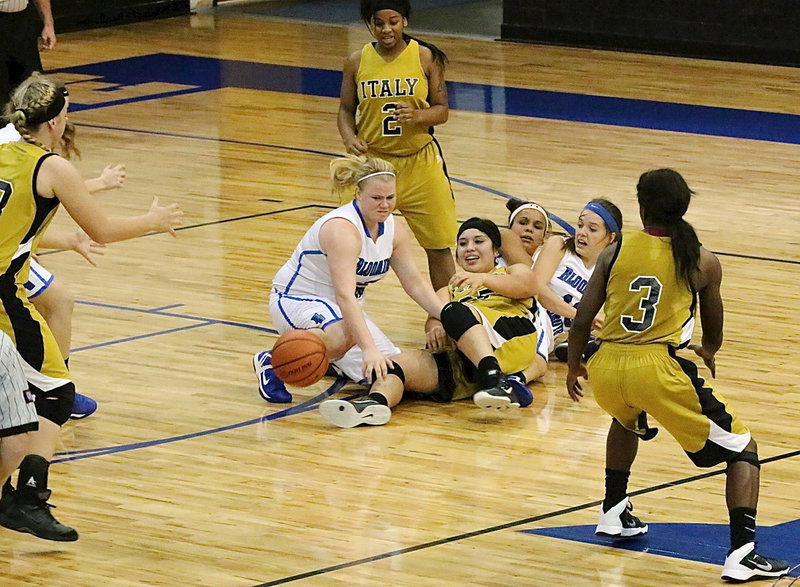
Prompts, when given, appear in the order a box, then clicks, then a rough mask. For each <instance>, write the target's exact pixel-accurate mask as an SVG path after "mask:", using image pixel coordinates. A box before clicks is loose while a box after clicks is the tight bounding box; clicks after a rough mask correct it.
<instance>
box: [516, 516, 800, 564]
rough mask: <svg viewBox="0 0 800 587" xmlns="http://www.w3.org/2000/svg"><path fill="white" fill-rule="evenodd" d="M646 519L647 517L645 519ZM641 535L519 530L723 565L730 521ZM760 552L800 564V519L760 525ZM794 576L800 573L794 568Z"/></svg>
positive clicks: (659, 528) (664, 527)
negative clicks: (624, 536) (623, 536)
mask: <svg viewBox="0 0 800 587" xmlns="http://www.w3.org/2000/svg"><path fill="white" fill-rule="evenodd" d="M645 521H646V520H645ZM648 526H649V530H648V533H647V535H645V536H644V537H642V538H635V539H630V540H614V539H612V538H606V537H602V536H595V534H594V529H595V526H593V525H592V526H561V527H557V528H540V529H535V530H520V532H522V533H525V534H535V535H538V536H548V537H551V538H559V539H561V540H570V541H574V542H584V543H587V544H598V545H601V546H608V547H611V548H619V549H623V550H631V551H636V552H645V553H649V554H657V555H661V556H668V557H672V558H680V559H686V560H693V561H697V562H701V563H710V564H715V565H721V564H722V563H723V562H724V561H725V557H726V556H727V554H728V548H729V541H728V539H729V529H728V525H727V524H682V523H674V524H651V523H649V522H648ZM756 539H757V541H758V551H759V552H762V553H763V554H765V555H766V556H770V557H774V558H779V559H783V560H786V561H789V563H790V564H792V565H798V564H800V520H793V521H790V522H785V523H783V524H778V525H775V526H759V527H758V530H757V532H756ZM791 574H792V576H795V577H796V576H800V569H795V570H794V571H793V572H792V573H791Z"/></svg>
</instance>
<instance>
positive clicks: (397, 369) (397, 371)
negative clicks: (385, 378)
mask: <svg viewBox="0 0 800 587" xmlns="http://www.w3.org/2000/svg"><path fill="white" fill-rule="evenodd" d="M386 374H387V375H394V376H395V377H397V378H398V379H399V380H400V381H402V382H403V384H405V382H406V374H405V373H404V372H403V368H402V367H401V366H400V365H398V364H397V363H394V362H393V363H392V368H391V369H389V371H387V372H386Z"/></svg>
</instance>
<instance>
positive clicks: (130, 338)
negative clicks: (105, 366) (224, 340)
mask: <svg viewBox="0 0 800 587" xmlns="http://www.w3.org/2000/svg"><path fill="white" fill-rule="evenodd" d="M77 303H81V302H77ZM209 324H214V322H201V323H199V324H189V325H187V326H178V327H177V328H169V329H167V330H159V331H157V332H148V333H147V334H137V335H136V336H128V337H126V338H118V339H115V340H110V341H107V342H98V343H97V344H90V345H87V346H82V347H78V348H76V349H70V354H75V353H79V352H81V351H88V350H91V349H99V348H102V347H107V346H113V345H115V344H122V343H123V342H132V341H134V340H142V339H144V338H152V337H154V336H161V335H162V334H173V333H175V332H180V331H182V330H191V329H192V328H200V327H201V326H208V325H209Z"/></svg>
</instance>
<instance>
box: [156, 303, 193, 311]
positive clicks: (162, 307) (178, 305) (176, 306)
mask: <svg viewBox="0 0 800 587" xmlns="http://www.w3.org/2000/svg"><path fill="white" fill-rule="evenodd" d="M184 305H185V304H170V305H169V306H160V307H158V308H150V311H151V312H160V311H162V310H171V309H172V308H180V307H181V306H184Z"/></svg>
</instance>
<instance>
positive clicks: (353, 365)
mask: <svg viewBox="0 0 800 587" xmlns="http://www.w3.org/2000/svg"><path fill="white" fill-rule="evenodd" d="M269 313H270V314H271V315H272V323H273V324H274V325H275V328H277V329H278V333H279V334H283V333H284V332H288V331H289V330H308V329H310V328H322V329H323V330H324V329H325V328H327V327H328V326H330V325H331V324H334V323H336V322H339V321H340V320H341V319H342V312H341V310H340V309H339V306H338V305H336V302H334V301H333V300H327V299H324V298H316V299H315V298H298V297H294V296H287V295H285V294H278V293H277V292H276V291H275V290H273V291H272V293H271V294H270V296H269ZM364 321H365V322H366V323H367V328H368V329H369V333H370V334H371V335H372V340H374V341H375V346H377V347H378V350H379V351H380V352H381V353H383V356H385V357H393V356H394V355H399V354H400V349H399V348H397V347H396V346H394V344H392V341H391V340H389V337H387V336H386V335H385V334H384V333H383V331H382V330H381V329H380V328H378V326H377V325H376V324H375V323H374V322H373V321H372V320H370V319H369V316H367V314H366V313H364ZM362 362H363V361H362V354H361V348H360V347H359V346H358V345H356V346H353V347H352V348H351V349H350V350H349V351H347V352H346V353H345V354H344V356H342V357H341V358H339V359H337V360H335V361H332V364H333V365H335V366H336V367H337V368H338V369H339V370H340V371H341V372H342V373H344V374H345V375H346V376H347V377H349V378H350V379H352V380H353V381H358V382H363V381H364V378H363V376H362Z"/></svg>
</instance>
